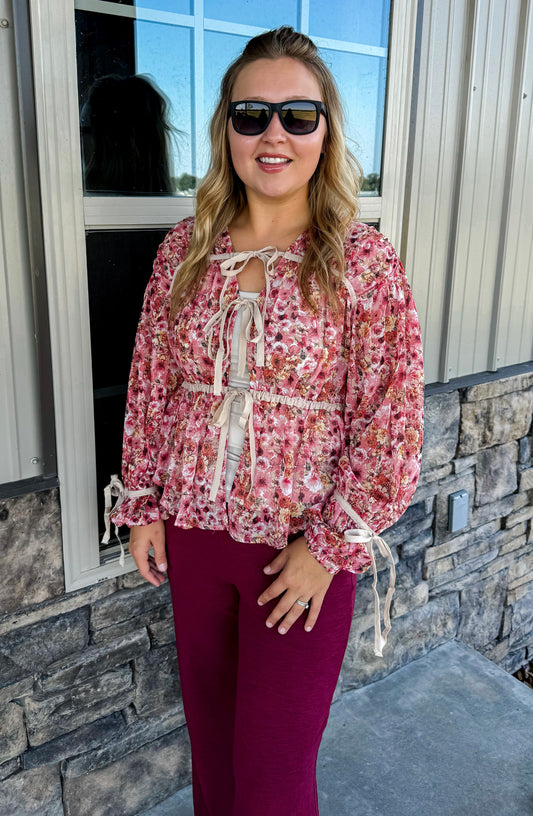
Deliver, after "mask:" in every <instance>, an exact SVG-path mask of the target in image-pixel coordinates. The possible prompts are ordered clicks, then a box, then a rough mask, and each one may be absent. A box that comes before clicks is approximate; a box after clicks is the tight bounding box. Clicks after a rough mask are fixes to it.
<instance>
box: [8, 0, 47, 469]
mask: <svg viewBox="0 0 533 816" xmlns="http://www.w3.org/2000/svg"><path fill="white" fill-rule="evenodd" d="M0 17H2V18H5V19H7V20H9V21H10V23H11V24H10V26H9V27H8V28H2V29H0V99H1V101H2V112H3V116H2V128H1V132H0V278H1V292H2V295H1V300H2V306H1V310H0V317H1V323H0V360H1V361H0V368H1V380H0V382H1V387H2V390H3V391H4V393H3V398H2V401H1V404H0V428H1V431H2V436H1V443H0V445H1V450H2V456H1V457H0V482H10V481H18V480H19V479H26V478H30V477H32V476H39V475H41V473H42V455H41V437H40V418H39V397H38V387H37V384H38V376H37V360H36V349H35V326H34V322H33V311H32V293H31V272H30V263H29V257H28V244H27V232H26V215H25V202H24V176H23V172H22V155H21V144H20V126H19V113H18V99H17V85H16V67H15V47H14V39H13V32H14V28H13V15H12V8H11V3H10V1H9V0H0ZM32 459H34V460H36V462H35V463H33V462H32Z"/></svg>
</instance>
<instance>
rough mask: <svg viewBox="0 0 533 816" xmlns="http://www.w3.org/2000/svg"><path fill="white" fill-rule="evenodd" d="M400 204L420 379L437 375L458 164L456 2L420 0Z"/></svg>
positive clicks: (463, 59) (462, 21) (460, 62)
mask: <svg viewBox="0 0 533 816" xmlns="http://www.w3.org/2000/svg"><path fill="white" fill-rule="evenodd" d="M418 49H419V54H418V61H419V65H418V71H417V76H418V77H419V82H418V87H417V90H416V94H415V99H414V104H413V121H414V137H413V144H412V166H411V172H410V178H409V181H408V191H407V199H408V204H407V206H406V213H407V219H406V229H405V232H406V240H405V250H404V253H405V262H406V269H407V272H408V275H409V277H410V280H411V283H412V288H413V294H414V298H415V303H416V306H417V309H418V314H419V317H420V323H421V327H422V336H423V340H424V364H425V374H426V382H434V381H436V380H440V379H442V373H441V369H440V360H441V355H442V344H443V337H444V335H445V327H446V321H447V312H446V293H447V286H448V275H449V265H450V264H449V258H450V254H451V253H452V251H453V233H454V223H455V200H456V194H455V191H456V187H457V185H458V176H459V173H460V168H461V161H460V159H461V156H460V153H461V137H462V105H461V102H462V95H463V90H462V89H463V85H464V74H465V70H468V62H467V57H468V51H469V19H468V15H467V8H466V4H465V3H464V2H463V0H457V2H455V0H452V2H443V0H429V2H426V3H425V4H424V12H423V19H422V26H421V28H420V30H419V42H418Z"/></svg>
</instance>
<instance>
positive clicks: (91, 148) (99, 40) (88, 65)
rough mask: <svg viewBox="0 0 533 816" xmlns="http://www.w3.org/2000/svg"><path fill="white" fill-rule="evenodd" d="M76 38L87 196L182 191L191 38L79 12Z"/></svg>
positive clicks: (186, 174)
mask: <svg viewBox="0 0 533 816" xmlns="http://www.w3.org/2000/svg"><path fill="white" fill-rule="evenodd" d="M76 35H77V52H78V87H79V100H80V123H81V131H82V152H83V161H84V182H85V189H86V192H88V193H96V194H99V195H102V194H109V193H111V194H113V193H115V194H119V195H128V194H129V195H132V194H133V195H142V194H151V195H154V194H158V193H159V194H163V195H170V194H172V193H175V192H177V193H178V194H179V193H183V192H186V191H188V189H189V188H190V184H191V182H190V179H191V171H192V157H191V53H192V30H191V29H189V28H182V27H179V26H170V25H163V24H160V23H147V22H143V21H135V20H132V19H130V18H127V17H114V16H112V15H110V14H95V13H92V12H83V11H77V12H76ZM184 185H185V186H184Z"/></svg>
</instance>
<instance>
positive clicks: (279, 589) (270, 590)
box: [257, 575, 287, 606]
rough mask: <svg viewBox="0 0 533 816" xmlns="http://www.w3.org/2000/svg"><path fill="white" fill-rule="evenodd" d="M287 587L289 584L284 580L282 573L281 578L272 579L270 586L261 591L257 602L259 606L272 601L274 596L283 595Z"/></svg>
mask: <svg viewBox="0 0 533 816" xmlns="http://www.w3.org/2000/svg"><path fill="white" fill-rule="evenodd" d="M286 589H287V584H286V583H285V581H284V580H283V577H282V576H281V575H280V576H279V578H276V580H275V581H272V583H271V584H270V586H269V587H267V588H266V589H265V591H264V592H262V593H261V595H260V596H259V598H258V599H257V603H258V604H259V606H263V604H266V603H268V602H269V601H272V600H273V599H274V598H277V597H278V595H281V594H282V593H283V592H285V590H286Z"/></svg>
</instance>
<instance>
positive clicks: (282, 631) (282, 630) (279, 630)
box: [278, 627, 287, 635]
mask: <svg viewBox="0 0 533 816" xmlns="http://www.w3.org/2000/svg"><path fill="white" fill-rule="evenodd" d="M286 631H287V630H286V629H283V627H282V628H281V629H278V632H279V633H280V635H284V634H285V632H286Z"/></svg>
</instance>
